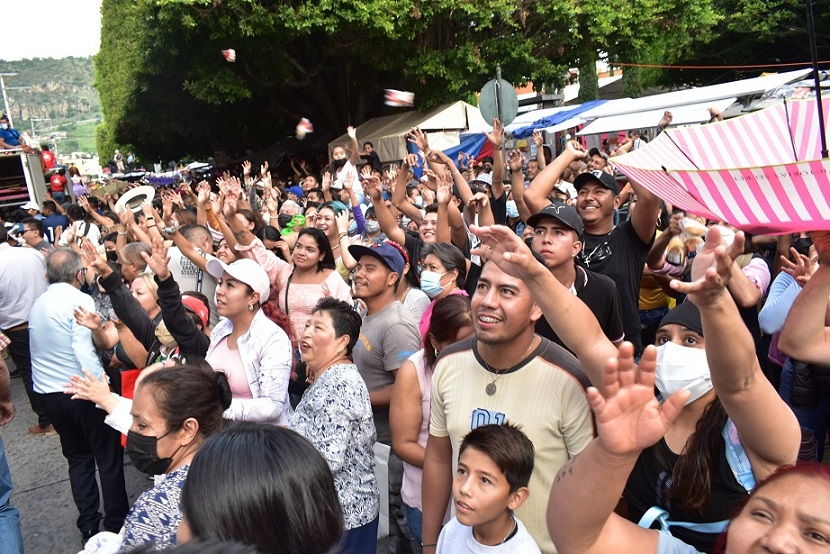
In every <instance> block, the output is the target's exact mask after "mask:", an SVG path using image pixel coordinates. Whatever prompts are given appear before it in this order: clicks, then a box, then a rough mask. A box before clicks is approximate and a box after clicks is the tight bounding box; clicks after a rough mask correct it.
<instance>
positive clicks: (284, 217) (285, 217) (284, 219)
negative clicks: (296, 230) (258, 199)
mask: <svg viewBox="0 0 830 554" xmlns="http://www.w3.org/2000/svg"><path fill="white" fill-rule="evenodd" d="M293 218H294V216H293V215H291V214H280V215H278V216H277V224H279V226H280V229H285V227H286V225H288V223H289V222H290V221H291V220H292V219H293Z"/></svg>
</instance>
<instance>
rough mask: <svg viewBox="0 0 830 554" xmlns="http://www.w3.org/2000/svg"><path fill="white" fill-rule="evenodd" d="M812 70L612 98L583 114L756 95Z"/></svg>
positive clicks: (597, 115)
mask: <svg viewBox="0 0 830 554" xmlns="http://www.w3.org/2000/svg"><path fill="white" fill-rule="evenodd" d="M809 72H810V70H809V69H800V70H798V71H789V72H787V73H775V74H772V75H764V76H762V77H754V78H752V79H744V80H741V81H733V82H730V83H721V84H719V85H711V86H708V87H697V88H690V89H684V90H678V91H674V92H667V93H664V94H654V95H652V96H643V97H640V98H620V99H618V100H609V101H608V102H606V103H605V104H602V105H601V106H597V107H596V108H594V109H593V110H589V111H587V112H584V113H583V114H581V115H582V117H583V118H584V119H586V120H591V119H597V118H600V117H608V116H611V115H622V114H626V113H636V112H643V111H646V110H666V109H669V110H672V108H674V109H677V108H678V107H680V106H685V105H688V104H700V103H705V102H714V101H715V100H720V99H724V98H731V97H735V98H740V97H742V96H752V95H755V94H762V93H764V92H766V91H768V90H772V89H774V88H777V87H780V86H781V85H784V84H787V83H790V82H793V81H797V80H799V79H803V78H804V76H805V75H807V74H808V73H809ZM658 119H659V118H658ZM653 125H656V124H651V125H649V126H653Z"/></svg>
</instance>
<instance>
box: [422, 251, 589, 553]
mask: <svg viewBox="0 0 830 554" xmlns="http://www.w3.org/2000/svg"><path fill="white" fill-rule="evenodd" d="M486 250H487V248H484V249H482V251H481V252H480V253H481V254H486ZM472 316H473V328H474V330H475V335H474V336H473V337H471V338H470V339H465V340H463V341H461V342H458V343H456V344H454V345H452V346H448V347H447V348H445V349H444V350H443V351H442V352H441V357H440V359H439V361H438V364H437V365H436V368H435V373H434V374H433V378H432V404H431V415H430V426H429V438H428V440H427V447H426V453H425V456H424V474H423V480H422V496H423V532H422V537H421V538H422V542H423V548H424V552H425V554H431V553H432V552H434V551H435V550H434V548H435V545H436V543H437V542H438V541H437V539H438V535H439V533H440V530H441V523H442V520H443V518H444V513H445V512H446V508H447V503H448V501H449V499H450V491H451V485H452V480H453V475H455V469H456V466H457V464H458V452H459V448H460V446H461V441H462V439H463V438H464V436H465V435H466V434H467V433H468V432H469V431H470V430H471V429H474V428H476V427H480V426H482V425H490V424H504V423H506V422H510V423H511V424H513V425H517V426H519V427H521V429H522V431H523V432H524V433H525V434H526V435H527V436H528V437H529V438H530V440H531V441H532V442H533V446H534V449H535V453H536V461H535V468H536V469H535V470H534V472H533V476H532V477H531V479H530V484H529V489H530V498H529V499H528V501H527V502H525V504H524V505H523V506H522V507H521V508H519V509H518V510H516V515H517V517H518V518H519V519H521V521H522V522H523V523H524V524H525V526H526V527H527V529H528V531H529V532H530V534H531V535H532V536H533V538H534V540H535V541H536V543H537V544H538V545H539V548H540V550H541V551H542V552H545V553H547V554H549V553H553V552H556V548H555V547H554V545H553V542H552V541H551V539H550V535H549V533H548V531H547V526H546V522H545V510H546V506H547V501H548V492H549V491H550V487H551V485H552V484H553V478H554V475H555V474H556V472H557V471H558V470H559V468H560V467H562V465H563V464H564V463H565V462H566V461H567V460H568V459H569V458H571V457H573V456H575V455H576V454H578V453H579V452H580V451H582V449H583V448H585V446H587V445H588V443H590V441H591V439H592V436H593V427H592V423H591V415H590V408H589V407H588V402H587V399H586V394H585V389H586V387H588V386H589V384H590V383H589V382H588V378H587V376H586V375H585V374H584V373H583V371H582V368H581V366H580V364H579V362H578V361H577V360H576V358H574V357H573V356H572V355H571V354H569V353H568V352H567V351H566V350H565V349H564V348H562V347H561V346H559V345H557V344H554V343H552V342H550V341H548V340H547V339H545V338H543V337H540V336H538V335H537V334H536V333H535V332H534V326H535V324H536V322H537V321H538V320H539V318H540V317H542V310H541V309H540V308H539V306H538V304H537V303H536V302H535V301H534V299H533V297H532V296H531V294H530V291H529V290H528V288H527V286H526V285H525V284H524V283H523V282H522V280H521V279H519V278H517V277H514V276H512V275H509V274H507V273H505V272H504V271H502V270H501V269H500V268H499V267H498V266H497V265H496V264H495V263H494V262H492V261H490V262H487V263H485V265H484V267H483V268H482V273H481V277H480V278H479V280H478V284H477V286H476V291H475V294H474V295H473V297H472Z"/></svg>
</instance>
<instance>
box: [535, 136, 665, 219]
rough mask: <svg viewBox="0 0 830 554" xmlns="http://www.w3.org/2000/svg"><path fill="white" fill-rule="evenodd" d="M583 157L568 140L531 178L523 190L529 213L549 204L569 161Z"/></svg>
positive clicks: (580, 146) (579, 150) (578, 145)
mask: <svg viewBox="0 0 830 554" xmlns="http://www.w3.org/2000/svg"><path fill="white" fill-rule="evenodd" d="M584 157H585V150H584V149H583V148H582V145H581V144H579V143H578V142H576V141H575V140H571V141H568V145H567V147H566V148H565V150H564V151H563V152H562V153H561V154H559V155H558V156H557V157H556V158H555V159H554V160H553V162H551V164H550V165H549V166H547V167H546V168H545V169H543V170H542V171H540V172H539V175H537V176H536V178H535V179H533V181H532V182H531V183H530V186H529V187H528V188H527V190H525V197H524V198H525V203H526V204H527V207H528V208H529V209H530V212H531V213H536V212H539V211H540V210H541V209H542V208H544V207H545V206H547V205H548V204H550V201H549V200H548V195H550V193H551V191H552V190H553V187H554V185H555V184H556V183H557V181H559V178H560V177H561V176H562V173H564V171H565V169H566V168H567V167H568V166H569V165H570V164H571V162H573V161H575V160H581V159H582V158H584ZM655 221H656V216H655Z"/></svg>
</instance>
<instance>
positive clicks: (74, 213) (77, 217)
mask: <svg viewBox="0 0 830 554" xmlns="http://www.w3.org/2000/svg"><path fill="white" fill-rule="evenodd" d="M66 215H67V217H69V220H70V221H84V220H85V219H86V210H84V209H83V208H82V207H80V206H79V205H77V204H71V205H70V206H69V207H68V208H66Z"/></svg>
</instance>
